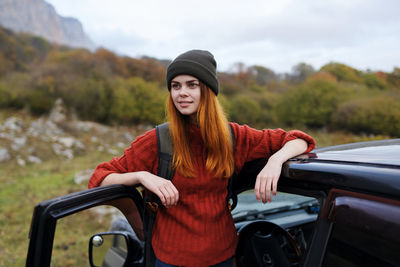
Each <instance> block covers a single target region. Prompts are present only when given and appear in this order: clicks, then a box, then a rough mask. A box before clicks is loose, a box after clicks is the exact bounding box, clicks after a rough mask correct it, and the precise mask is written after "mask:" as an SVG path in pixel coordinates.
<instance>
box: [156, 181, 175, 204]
mask: <svg viewBox="0 0 400 267" xmlns="http://www.w3.org/2000/svg"><path fill="white" fill-rule="evenodd" d="M160 191H161V193H162V194H163V196H164V198H165V202H164V203H163V204H164V206H166V207H171V206H173V205H176V203H177V202H178V199H179V194H178V190H177V189H176V188H175V186H174V185H173V184H172V183H171V182H170V181H168V182H167V183H166V184H165V185H164V186H163V187H161V188H160Z"/></svg>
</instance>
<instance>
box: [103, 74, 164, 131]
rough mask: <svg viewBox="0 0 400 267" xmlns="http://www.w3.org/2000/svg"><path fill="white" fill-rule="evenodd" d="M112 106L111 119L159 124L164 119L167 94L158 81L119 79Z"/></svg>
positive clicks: (125, 122) (120, 121)
mask: <svg viewBox="0 0 400 267" xmlns="http://www.w3.org/2000/svg"><path fill="white" fill-rule="evenodd" d="M115 85H116V87H115V96H114V100H113V103H112V106H111V110H110V115H111V120H113V121H117V122H119V123H122V124H129V123H148V124H153V125H154V124H159V123H161V122H162V121H163V120H164V117H165V116H164V114H165V113H164V110H165V96H166V95H167V90H165V92H164V93H163V92H162V91H160V89H159V88H158V86H157V84H156V83H150V82H146V81H144V80H143V79H142V78H139V77H135V78H131V79H128V80H122V79H121V80H119V81H118V82H117V83H116V84H115Z"/></svg>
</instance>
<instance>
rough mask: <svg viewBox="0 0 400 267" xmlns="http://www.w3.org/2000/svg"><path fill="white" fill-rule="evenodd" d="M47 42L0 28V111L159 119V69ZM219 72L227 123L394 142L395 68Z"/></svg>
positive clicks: (123, 121) (124, 121) (398, 73)
mask: <svg viewBox="0 0 400 267" xmlns="http://www.w3.org/2000/svg"><path fill="white" fill-rule="evenodd" d="M167 62H168V61H165V60H163V61H161V60H158V59H154V58H148V57H143V58H131V57H121V56H118V55H116V54H115V53H113V52H112V51H109V50H106V49H104V48H99V49H97V50H96V51H94V52H90V51H88V50H85V49H70V48H67V47H62V46H56V45H52V44H49V43H48V42H47V41H46V40H44V39H42V38H40V37H37V36H32V35H27V34H15V33H13V32H11V31H9V30H6V29H4V28H0V109H13V110H27V111H29V112H30V113H31V114H33V115H36V116H40V115H45V114H49V112H50V110H51V108H52V107H53V105H54V103H55V101H56V100H57V99H62V100H63V102H64V103H65V105H66V109H67V110H68V111H71V112H74V113H75V114H76V115H77V116H78V118H79V119H81V120H89V121H96V122H100V123H105V124H109V125H137V124H146V125H155V124H158V123H160V122H162V121H164V119H165V114H164V103H165V100H166V97H167V95H168V91H167V90H166V86H165V66H166V63H167ZM234 69H235V71H232V72H229V73H228V72H219V73H218V76H219V80H220V87H221V88H220V92H221V93H220V95H219V96H218V98H219V99H220V101H221V103H222V105H223V106H224V108H225V111H226V112H227V114H228V116H229V118H230V120H232V121H236V122H238V123H246V124H250V125H253V126H255V127H260V128H261V127H263V128H264V127H288V128H294V127H295V128H309V129H315V130H325V131H337V130H341V131H347V132H351V133H356V134H366V135H370V134H374V135H379V134H383V135H387V136H393V137H399V136H400V120H398V118H399V117H400V69H399V68H394V70H393V71H392V72H382V71H377V72H371V71H361V70H357V69H355V68H352V67H350V66H347V65H345V64H341V63H339V62H330V63H327V64H326V65H324V66H323V67H321V69H319V70H315V69H314V68H313V67H312V66H310V65H308V64H306V63H299V64H298V65H296V66H294V67H293V71H292V72H291V73H285V74H278V73H275V72H274V71H273V70H271V69H268V68H267V67H264V66H245V65H244V64H241V63H238V64H237V65H236V66H235V68H234Z"/></svg>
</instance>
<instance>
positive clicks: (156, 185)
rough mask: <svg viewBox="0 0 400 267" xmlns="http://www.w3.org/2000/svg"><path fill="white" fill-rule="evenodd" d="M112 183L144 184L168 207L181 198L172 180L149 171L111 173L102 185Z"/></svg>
mask: <svg viewBox="0 0 400 267" xmlns="http://www.w3.org/2000/svg"><path fill="white" fill-rule="evenodd" d="M110 184H124V185H129V186H134V185H137V184H142V185H143V186H144V187H145V188H146V189H147V190H149V191H151V192H153V193H154V194H156V195H157V196H158V197H159V198H160V200H161V203H162V204H163V205H164V206H165V207H167V208H169V207H171V206H174V205H176V204H177V203H178V200H179V192H178V190H177V189H176V187H175V186H174V184H173V183H172V182H171V181H170V180H167V179H164V178H162V177H159V176H157V175H154V174H152V173H150V172H147V171H140V172H128V173H111V174H109V175H108V176H107V177H106V178H105V179H104V180H103V181H102V182H101V184H100V186H105V185H110Z"/></svg>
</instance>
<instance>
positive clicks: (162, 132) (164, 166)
mask: <svg viewBox="0 0 400 267" xmlns="http://www.w3.org/2000/svg"><path fill="white" fill-rule="evenodd" d="M156 132H157V144H158V171H157V175H158V176H160V177H163V178H165V179H167V180H172V177H173V176H174V170H173V168H172V156H173V154H174V145H173V143H172V137H171V133H170V131H169V123H168V122H166V123H163V124H160V125H158V126H157V127H156Z"/></svg>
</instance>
